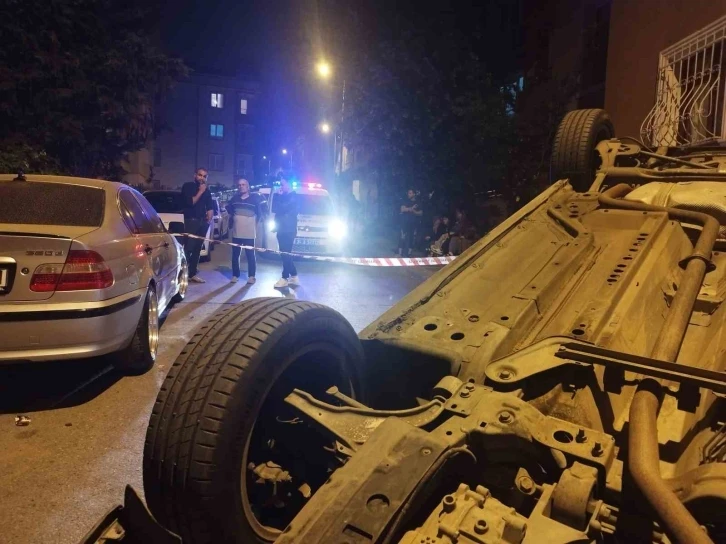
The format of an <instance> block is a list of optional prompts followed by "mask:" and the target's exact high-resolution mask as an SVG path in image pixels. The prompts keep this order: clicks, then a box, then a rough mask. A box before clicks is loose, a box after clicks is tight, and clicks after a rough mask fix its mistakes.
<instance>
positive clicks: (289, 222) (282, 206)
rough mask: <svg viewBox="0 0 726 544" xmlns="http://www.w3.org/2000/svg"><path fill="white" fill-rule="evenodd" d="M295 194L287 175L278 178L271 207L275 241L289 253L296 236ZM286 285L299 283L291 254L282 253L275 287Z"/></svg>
mask: <svg viewBox="0 0 726 544" xmlns="http://www.w3.org/2000/svg"><path fill="white" fill-rule="evenodd" d="M297 206H298V203H297V194H296V193H295V191H292V190H291V189H290V182H289V181H288V176H287V175H282V176H281V178H280V191H279V192H278V193H277V194H276V195H275V198H274V200H273V207H274V212H275V225H276V231H277V243H278V245H279V246H280V251H283V252H286V253H289V252H291V251H292V245H293V243H294V242H295V236H297V209H298V208H297ZM288 285H300V281H299V280H298V277H297V269H296V268H295V263H294V262H293V260H292V256H291V255H282V278H280V279H279V280H277V283H276V284H275V287H277V288H278V289H279V288H283V287H287V286H288Z"/></svg>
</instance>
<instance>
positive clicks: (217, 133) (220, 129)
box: [209, 124, 224, 140]
mask: <svg viewBox="0 0 726 544" xmlns="http://www.w3.org/2000/svg"><path fill="white" fill-rule="evenodd" d="M209 137H210V138H214V139H215V140H221V139H222V138H224V125H214V124H213V125H209Z"/></svg>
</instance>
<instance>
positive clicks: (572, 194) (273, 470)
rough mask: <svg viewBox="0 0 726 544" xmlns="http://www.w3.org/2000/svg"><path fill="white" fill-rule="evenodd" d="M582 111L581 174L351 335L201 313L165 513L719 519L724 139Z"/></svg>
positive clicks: (217, 536) (331, 528) (223, 523)
mask: <svg viewBox="0 0 726 544" xmlns="http://www.w3.org/2000/svg"><path fill="white" fill-rule="evenodd" d="M585 111H588V112H591V113H589V114H588V115H580V117H577V116H572V117H570V118H569V119H570V121H569V122H568V118H565V121H563V125H562V126H561V127H560V133H559V135H560V136H562V138H569V139H570V141H569V143H566V145H567V146H568V149H569V150H570V151H571V152H572V153H573V154H575V153H576V152H579V150H581V149H585V154H584V155H581V156H580V159H582V160H580V161H579V162H578V160H575V159H574V158H573V159H572V160H570V162H569V164H568V165H567V166H568V168H569V169H570V170H571V171H572V172H575V171H576V170H577V169H578V168H580V174H581V175H580V176H579V177H578V175H576V173H575V174H572V175H570V176H568V179H569V182H568V179H561V180H560V181H556V182H555V183H553V184H552V185H551V186H550V187H549V188H548V189H546V190H545V191H544V192H543V193H542V194H541V195H539V196H538V197H537V198H535V199H534V200H533V201H532V202H530V203H528V204H527V205H526V206H524V207H523V208H522V209H520V210H519V211H518V212H517V213H516V214H515V215H514V216H512V217H510V218H509V219H507V220H506V221H505V222H503V223H502V224H500V225H499V226H498V227H496V228H495V229H493V230H492V231H491V232H490V233H489V234H488V235H487V236H485V237H484V238H483V239H482V240H480V241H479V242H477V243H476V244H474V245H473V246H472V247H471V248H469V249H468V250H467V251H466V252H465V253H463V254H462V255H461V256H460V257H458V258H457V259H456V260H455V261H454V262H453V263H452V264H450V265H448V266H447V267H445V268H443V269H442V270H440V271H439V272H437V273H436V274H434V275H433V276H432V277H431V278H429V279H428V280H427V281H426V282H424V283H423V284H421V285H420V286H419V287H418V288H416V289H415V290H414V291H412V292H411V293H409V294H408V295H407V296H406V297H405V298H404V299H403V300H401V301H400V302H399V303H398V304H396V305H395V306H394V307H393V308H391V309H390V310H389V311H387V312H386V313H385V314H383V315H382V316H381V317H380V318H379V319H378V320H376V321H375V322H374V323H372V324H370V325H369V326H368V327H367V328H366V329H365V330H363V331H362V332H361V333H359V334H358V335H357V339H355V340H357V342H358V344H356V345H355V346H354V345H353V343H354V340H350V341H348V340H346V343H343V341H342V340H337V339H339V338H343V337H345V338H346V339H347V338H348V337H349V335H350V332H349V331H347V330H344V329H343V328H342V327H343V325H342V324H340V323H338V321H336V320H338V318H339V317H340V316H338V317H336V316H335V315H333V313H332V311H330V312H331V313H328V314H325V313H324V310H323V309H321V308H320V307H316V305H312V304H308V303H300V302H297V301H284V300H283V301H280V300H277V299H275V300H273V301H269V300H268V301H267V302H255V301H254V300H253V301H247V302H245V303H243V304H242V305H241V306H244V307H240V308H237V309H231V310H225V311H223V312H222V313H220V314H219V315H218V316H215V318H213V319H212V321H210V323H208V324H207V325H205V327H203V330H201V331H200V332H199V333H198V335H197V336H196V337H195V339H194V340H193V341H192V342H191V343H190V345H189V346H188V347H187V348H186V349H185V351H184V352H183V353H182V355H180V359H179V360H178V361H177V363H175V367H176V368H173V369H172V370H171V371H170V373H169V374H170V376H169V377H167V380H166V381H165V385H164V386H163V387H162V393H160V400H158V401H157V407H155V410H154V414H152V421H151V424H150V430H149V435H147V448H146V451H145V461H144V462H145V465H144V482H145V484H144V487H145V491H146V495H147V500H148V502H149V507H150V509H151V512H152V513H153V514H154V516H155V517H156V519H157V520H158V521H159V522H160V523H161V524H162V525H164V526H165V527H167V528H168V529H170V530H171V531H173V532H174V533H176V534H178V535H180V537H181V540H182V541H183V542H185V543H186V542H194V543H196V542H226V541H229V542H272V541H274V542H277V543H278V544H287V543H317V542H320V543H338V544H340V543H348V544H358V543H380V544H390V543H401V544H419V543H421V544H453V543H457V544H464V543H490V542H507V543H520V542H524V543H528V542H533V543H534V542H548V543H569V542H661V543H667V542H712V541H715V542H719V541H725V540H726V518H724V515H723V512H724V508H725V507H726V464H725V461H726V419H725V418H724V400H723V399H724V395H726V375H725V374H724V372H723V371H724V365H725V364H726V360H725V358H724V352H725V350H726V341H725V339H724V338H723V333H724V330H725V328H724V316H725V312H726V308H722V306H723V304H722V303H723V301H724V298H725V297H726V253H724V251H726V233H725V232H724V227H723V226H722V225H724V224H726V221H724V220H723V219H722V218H724V217H726V183H724V182H725V181H726V152H724V151H722V150H721V148H718V147H716V146H714V147H711V148H705V147H704V148H698V149H666V148H662V149H658V150H651V149H649V148H647V147H646V146H645V145H643V144H642V143H638V142H635V141H631V140H626V139H615V138H612V134H608V131H607V130H604V131H603V130H600V129H602V127H603V126H604V125H603V117H602V114H603V112H601V111H600V110H585ZM592 112H596V113H592ZM573 113H578V112H573ZM563 127H564V128H563ZM598 134H599V135H601V136H602V137H600V136H598ZM561 145H565V144H561ZM556 147H557V144H556ZM588 161H591V162H588ZM565 162H567V161H565ZM562 164H563V163H562V162H561V163H559V165H560V166H562ZM568 168H564V170H568ZM590 170H591V171H590ZM583 177H584V178H585V179H589V183H588V184H587V185H586V186H583V185H582V179H583ZM573 185H575V186H576V187H577V189H578V190H577V191H576V190H575V189H573ZM245 305H246V306H245ZM316 312H317V313H316ZM340 319H342V317H340ZM253 321H254V323H253ZM315 323H317V325H316V324H315ZM333 326H334V327H337V328H333ZM305 327H308V329H305ZM316 327H317V328H316ZM325 327H328V328H327V329H326V328H325ZM278 329H280V333H279V336H276V335H277V332H276V331H277V330H278ZM303 329H304V330H303ZM298 330H299V332H298ZM326 330H328V331H329V334H325V333H324V331H326ZM321 331H322V332H321ZM298 334H299V336H296V335H298ZM346 335H348V336H346ZM276 339H278V340H276ZM283 339H284V340H283ZM283 341H284V342H287V343H286V344H285V345H284V347H279V348H278V347H276V346H275V345H274V344H275V343H276V342H277V343H278V344H279V343H280V342H283ZM240 346H246V348H249V350H252V351H249V353H247V352H244V353H243V352H242V351H240V350H242V348H240ZM246 348H245V349H246ZM275 350H278V351H275ZM235 353H236V355H235ZM237 356H239V358H237V359H236V358H235V357H237ZM256 357H257V358H258V359H259V360H260V361H263V360H264V361H267V363H268V366H267V367H266V369H264V370H258V369H257V368H258V367H257V366H255V365H256V361H257V359H256ZM285 361H287V362H285ZM262 366H263V365H262V364H261V363H260V367H259V368H260V369H262ZM272 367H275V368H276V370H274V371H273V370H271V369H270V368H272ZM225 369H226V370H225ZM225 372H226V374H225ZM265 372H266V374H265ZM245 376H247V377H245ZM225 379H226V382H225V383H223V381H224V380H225ZM215 384H216V385H215ZM250 384H252V385H250ZM243 397H244V399H246V400H243ZM245 402H246V404H245ZM195 405H197V407H196V408H194V406H195ZM182 412H184V413H183V414H182ZM210 417H211V419H209V420H207V418H210ZM235 418H236V419H235ZM249 419H251V420H253V421H254V424H253V423H245V421H247V420H249ZM214 422H216V423H214ZM205 432H206V433H208V435H209V436H208V437H207V438H205V435H204V433H205ZM212 435H214V436H212ZM225 436H226V437H227V438H225ZM175 444H176V445H175ZM187 445H188V447H187ZM197 446H198V447H197ZM185 448H187V449H185ZM195 463H199V464H195ZM231 518H235V521H234V522H231V521H230V519H231ZM89 541H90V540H89Z"/></svg>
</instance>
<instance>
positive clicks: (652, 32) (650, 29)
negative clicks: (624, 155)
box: [605, 0, 726, 137]
mask: <svg viewBox="0 0 726 544" xmlns="http://www.w3.org/2000/svg"><path fill="white" fill-rule="evenodd" d="M725 14H726V0H637V1H635V0H614V2H613V6H612V12H611V17H610V39H609V46H608V63H607V79H606V84H605V109H607V110H608V112H609V113H610V115H611V116H612V119H613V123H614V125H615V133H616V134H617V135H618V136H635V137H639V136H640V125H641V124H642V122H643V120H644V119H645V117H646V115H648V112H649V111H650V110H651V108H652V107H653V105H654V103H655V91H656V78H657V75H658V57H659V54H660V52H661V51H662V50H663V49H665V48H667V47H669V46H671V45H673V44H675V43H676V42H678V41H680V40H682V39H683V38H685V37H687V36H688V35H689V34H693V33H694V32H697V31H698V30H700V29H701V28H703V27H705V26H706V25H708V24H709V23H712V22H713V21H715V20H716V19H718V18H720V17H722V16H723V15H725Z"/></svg>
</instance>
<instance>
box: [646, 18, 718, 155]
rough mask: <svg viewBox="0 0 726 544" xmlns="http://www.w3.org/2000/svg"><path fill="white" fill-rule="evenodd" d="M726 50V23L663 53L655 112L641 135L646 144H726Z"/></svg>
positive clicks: (648, 119)
mask: <svg viewBox="0 0 726 544" xmlns="http://www.w3.org/2000/svg"><path fill="white" fill-rule="evenodd" d="M725 49H726V17H722V18H721V19H719V20H717V21H715V22H714V23H711V24H710V25H708V26H707V27H705V28H703V29H702V30H700V31H698V32H696V33H694V34H691V35H690V36H688V37H687V38H684V39H683V40H681V41H679V42H678V43H676V44H674V45H672V46H671V47H669V48H668V49H665V50H663V51H661V53H660V59H659V62H658V78H657V83H656V99H655V106H653V109H652V110H650V113H649V114H648V116H647V117H646V118H645V121H643V124H642V126H641V129H640V133H641V134H640V135H641V137H642V139H643V141H644V142H645V143H646V144H650V145H651V146H653V147H660V146H667V147H675V146H692V145H698V144H705V143H707V142H709V141H713V140H721V139H724V138H726V121H725V120H724V117H725V115H726V100H725V99H724V98H725V94H726V93H725V91H726V83H725V82H724V78H722V77H721V72H722V70H723V61H724V56H725V55H724V53H725V51H724V50H725Z"/></svg>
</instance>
